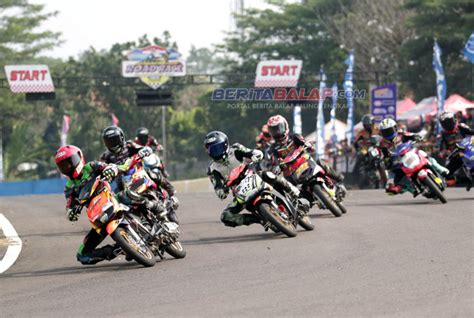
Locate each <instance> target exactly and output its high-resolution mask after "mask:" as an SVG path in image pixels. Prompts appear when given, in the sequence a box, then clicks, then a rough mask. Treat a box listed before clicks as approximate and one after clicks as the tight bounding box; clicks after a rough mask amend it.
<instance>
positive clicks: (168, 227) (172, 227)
mask: <svg viewBox="0 0 474 318" xmlns="http://www.w3.org/2000/svg"><path fill="white" fill-rule="evenodd" d="M163 229H164V230H165V231H166V232H168V233H170V234H179V225H178V224H176V223H174V222H165V223H163Z"/></svg>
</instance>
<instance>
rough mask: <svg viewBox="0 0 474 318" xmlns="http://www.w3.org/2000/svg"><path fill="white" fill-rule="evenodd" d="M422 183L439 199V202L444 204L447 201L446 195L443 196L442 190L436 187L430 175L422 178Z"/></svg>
mask: <svg viewBox="0 0 474 318" xmlns="http://www.w3.org/2000/svg"><path fill="white" fill-rule="evenodd" d="M423 183H424V184H425V185H426V186H427V187H428V188H429V189H430V191H431V192H432V193H433V194H434V195H436V197H437V198H438V199H439V200H440V201H441V203H443V204H445V203H448V200H446V197H445V196H444V194H443V192H442V191H441V190H440V188H438V186H437V185H436V183H435V182H434V181H433V180H432V179H431V177H429V176H428V177H427V178H425V179H424V180H423Z"/></svg>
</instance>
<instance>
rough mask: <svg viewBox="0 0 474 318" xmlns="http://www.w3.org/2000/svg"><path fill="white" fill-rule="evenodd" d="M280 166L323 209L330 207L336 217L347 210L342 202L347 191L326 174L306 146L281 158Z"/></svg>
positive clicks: (284, 173)
mask: <svg viewBox="0 0 474 318" xmlns="http://www.w3.org/2000/svg"><path fill="white" fill-rule="evenodd" d="M280 167H281V168H282V170H283V175H284V176H285V177H286V178H289V179H290V180H292V182H293V183H294V184H298V185H300V186H301V189H302V190H303V194H302V195H303V196H304V197H306V198H307V199H308V200H309V201H310V202H312V203H313V204H317V205H318V206H319V208H321V209H328V210H329V211H331V213H332V214H333V215H334V216H335V217H340V216H341V215H342V214H343V213H346V212H347V210H346V208H345V207H344V205H343V204H342V200H343V198H344V195H345V191H344V190H343V189H342V188H341V187H340V186H338V185H337V184H335V183H334V182H333V180H332V179H331V178H329V177H328V176H327V175H326V172H325V171H324V169H323V168H322V167H320V166H319V165H318V164H317V163H316V161H315V160H314V159H313V158H312V157H311V156H310V154H309V153H307V151H306V148H305V147H304V146H300V147H298V148H296V149H294V150H293V151H292V152H291V153H290V154H288V156H286V157H285V158H283V159H282V160H280Z"/></svg>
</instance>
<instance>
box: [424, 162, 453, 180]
mask: <svg viewBox="0 0 474 318" xmlns="http://www.w3.org/2000/svg"><path fill="white" fill-rule="evenodd" d="M428 160H429V162H430V165H431V166H432V167H433V169H434V170H436V172H437V173H439V174H440V175H442V176H443V177H447V176H448V175H449V169H448V168H445V167H443V166H442V165H440V164H439V163H438V161H436V159H435V158H432V157H428Z"/></svg>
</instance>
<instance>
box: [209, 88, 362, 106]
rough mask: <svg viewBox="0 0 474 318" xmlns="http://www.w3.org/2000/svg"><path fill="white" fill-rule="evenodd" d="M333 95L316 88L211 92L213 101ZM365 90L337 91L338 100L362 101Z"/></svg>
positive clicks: (308, 99) (287, 98) (233, 89)
mask: <svg viewBox="0 0 474 318" xmlns="http://www.w3.org/2000/svg"><path fill="white" fill-rule="evenodd" d="M332 95H333V91H332V89H330V88H327V89H325V90H324V91H323V92H322V94H321V92H320V91H319V89H317V88H312V89H306V88H284V87H275V88H218V89H215V90H214V91H213V92H212V97H211V99H212V100H213V101H258V102H260V101H318V100H319V99H320V98H323V99H325V98H327V97H331V96H332ZM365 96H366V91H365V90H353V91H344V90H338V91H337V98H338V99H346V98H354V99H364V98H365Z"/></svg>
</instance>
